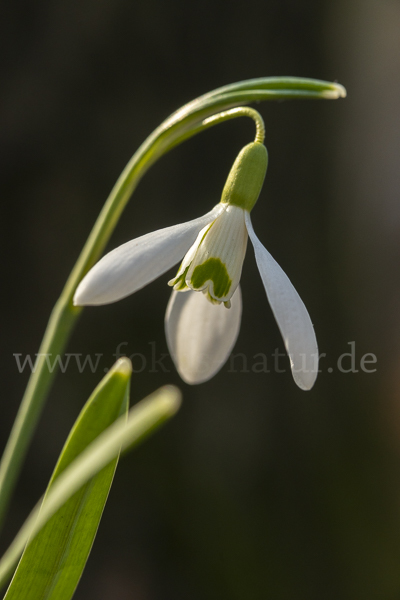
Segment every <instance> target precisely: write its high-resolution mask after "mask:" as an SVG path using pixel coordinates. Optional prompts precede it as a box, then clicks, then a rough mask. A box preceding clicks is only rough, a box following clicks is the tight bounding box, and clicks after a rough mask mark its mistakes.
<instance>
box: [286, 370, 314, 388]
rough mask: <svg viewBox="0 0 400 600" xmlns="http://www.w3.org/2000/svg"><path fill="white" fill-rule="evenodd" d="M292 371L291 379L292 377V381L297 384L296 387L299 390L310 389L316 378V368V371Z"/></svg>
mask: <svg viewBox="0 0 400 600" xmlns="http://www.w3.org/2000/svg"><path fill="white" fill-rule="evenodd" d="M292 373H293V379H294V382H295V383H296V385H298V387H299V388H300V389H301V390H304V391H305V392H308V391H309V390H311V388H312V387H313V385H314V383H315V381H316V379H317V375H318V370H316V371H300V372H295V371H292Z"/></svg>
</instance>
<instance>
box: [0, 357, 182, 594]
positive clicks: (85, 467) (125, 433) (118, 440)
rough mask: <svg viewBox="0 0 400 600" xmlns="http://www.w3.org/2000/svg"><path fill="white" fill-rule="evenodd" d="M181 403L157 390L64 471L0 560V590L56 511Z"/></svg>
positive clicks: (173, 391) (175, 393) (172, 392)
mask: <svg viewBox="0 0 400 600" xmlns="http://www.w3.org/2000/svg"><path fill="white" fill-rule="evenodd" d="M125 360H126V359H125ZM180 403H181V394H180V391H179V390H178V389H177V388H175V387H174V386H171V385H167V386H165V387H162V388H160V389H159V390H157V391H156V392H153V394H151V395H150V396H148V397H147V398H145V399H144V400H141V401H140V402H138V403H137V404H136V405H135V406H134V407H133V408H131V410H130V411H129V415H128V419H126V417H125V416H123V417H120V418H119V419H117V421H115V422H114V423H113V424H112V425H110V427H108V428H107V429H106V430H105V431H103V433H101V434H100V435H99V436H98V437H97V438H96V439H95V440H94V441H93V442H92V443H91V444H89V446H87V448H85V449H84V450H83V451H82V453H81V454H79V456H78V457H77V458H76V459H75V460H74V461H73V462H72V463H71V464H70V465H69V466H67V467H66V468H65V470H64V471H63V472H62V473H61V475H59V477H57V478H56V479H55V480H54V481H53V483H52V486H51V488H50V489H49V490H48V491H47V494H46V502H45V503H43V504H42V503H41V502H38V504H37V505H36V506H35V508H34V509H33V510H32V512H31V514H30V515H29V516H28V518H27V519H26V521H25V523H24V524H23V525H22V527H21V529H20V530H19V532H18V533H17V535H16V537H15V538H14V540H13V542H12V543H11V545H10V547H9V548H8V550H7V551H6V552H5V554H4V556H3V557H2V558H1V560H0V588H2V587H3V586H4V585H5V583H7V581H8V580H9V579H10V576H11V575H12V573H13V571H14V569H15V566H16V564H17V562H18V559H19V557H20V556H21V554H22V552H23V550H24V547H25V544H26V543H27V541H28V540H29V539H31V540H32V539H33V538H34V536H35V535H37V534H38V532H39V531H41V529H42V528H43V527H44V526H45V525H46V523H47V522H48V521H49V520H50V519H51V518H52V517H53V515H54V514H55V513H56V512H57V511H58V509H59V508H60V507H61V506H63V505H64V504H65V503H66V502H67V501H68V500H69V499H70V498H71V497H72V496H73V495H74V494H75V492H77V491H78V490H79V489H80V488H81V487H82V486H83V485H85V484H86V483H87V482H88V481H89V480H90V479H91V478H92V477H93V476H94V475H96V474H97V473H98V472H99V471H101V469H103V468H104V467H105V466H106V465H108V464H109V463H110V461H112V460H113V459H114V458H115V457H117V456H119V454H120V451H122V450H124V451H129V450H132V449H133V448H134V447H135V446H136V445H138V444H139V443H140V442H142V441H143V440H144V439H145V438H146V437H147V436H149V435H150V434H151V433H153V432H154V431H155V430H156V429H157V428H158V427H160V426H161V425H162V424H163V423H165V422H166V421H167V420H168V419H170V418H171V417H172V416H173V415H174V414H175V413H176V412H177V410H178V409H179V406H180ZM12 585H13V584H12ZM35 600H36V599H35Z"/></svg>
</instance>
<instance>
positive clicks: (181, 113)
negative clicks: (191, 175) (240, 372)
mask: <svg viewBox="0 0 400 600" xmlns="http://www.w3.org/2000/svg"><path fill="white" fill-rule="evenodd" d="M343 96H345V90H344V88H343V87H342V86H340V85H339V84H335V83H329V82H326V81H318V80H312V79H301V78H293V77H274V78H261V79H253V80H249V81H243V82H239V83H235V84H232V85H228V86H224V87H222V88H219V89H217V90H214V91H213V92H210V93H208V94H205V95H204V96H201V97H200V98H197V99H196V100H193V101H192V102H189V104H187V105H185V106H183V107H182V108H180V109H179V110H178V111H176V112H175V113H173V114H172V115H171V116H170V117H169V118H168V119H166V121H164V123H162V124H161V125H160V127H158V128H157V129H156V130H155V131H154V132H153V133H152V134H151V135H150V136H149V137H148V138H147V140H146V141H145V142H144V143H143V144H142V145H141V146H140V148H139V149H138V150H137V152H136V153H135V154H134V155H133V157H132V158H131V160H130V161H129V163H128V165H127V166H126V167H125V169H124V171H123V172H122V174H121V176H120V177H119V179H118V181H117V183H116V184H115V186H114V188H113V189H112V191H111V193H110V195H109V197H108V199H107V201H106V203H105V205H104V207H103V209H102V211H101V212H100V215H99V217H98V219H97V221H96V223H95V225H94V227H93V229H92V231H91V233H90V235H89V238H88V240H87V242H86V244H85V246H84V248H83V250H82V253H81V255H80V256H79V258H78V261H77V263H76V264H75V266H74V268H73V270H72V272H71V274H70V276H69V278H68V280H67V283H66V285H65V287H64V289H63V291H62V294H61V296H60V299H59V300H58V302H57V303H56V305H55V307H54V309H53V312H52V314H51V316H50V320H49V323H48V326H47V329H46V332H45V335H44V338H43V341H42V344H41V346H40V350H39V354H44V355H52V356H54V357H56V356H57V355H59V354H62V352H63V351H64V348H65V346H66V343H67V341H68V339H69V336H70V334H71V331H72V328H73V326H74V324H75V322H76V319H77V317H78V315H79V313H80V309H79V308H76V307H74V306H73V305H72V298H73V295H74V292H75V289H76V287H77V285H78V283H79V282H80V280H81V279H82V277H83V276H84V275H85V274H86V272H87V271H88V270H89V269H90V268H91V267H92V266H93V264H94V263H95V262H96V261H97V260H98V258H99V257H100V255H101V253H102V251H103V249H104V247H105V246H106V244H107V242H108V240H109V238H110V236H111V234H112V232H113V230H114V228H115V226H116V224H117V222H118V219H119V217H120V215H121V213H122V211H123V210H124V208H125V206H126V204H127V202H128V200H129V198H130V196H131V195H132V192H133V191H134V189H135V188H136V186H137V185H138V183H139V181H140V179H141V178H142V177H143V175H144V174H145V173H146V171H147V170H148V169H149V168H150V167H151V165H153V164H154V163H155V162H156V161H157V160H158V159H159V158H160V157H161V156H162V155H163V154H165V153H166V152H168V151H169V150H171V149H172V148H173V147H174V146H176V145H177V144H178V143H181V142H182V141H184V140H185V139H188V138H189V137H192V136H193V135H195V134H196V133H199V132H200V131H202V130H204V129H206V128H207V127H208V126H211V125H212V124H216V123H217V122H220V121H218V120H217V121H215V122H214V123H212V122H209V123H208V124H207V123H206V124H204V123H202V122H203V121H204V120H205V119H207V118H208V117H210V116H211V115H213V114H215V113H216V112H218V111H220V110H224V111H225V110H227V109H229V108H232V107H235V106H238V105H240V104H247V103H250V102H253V101H257V102H259V101H261V100H285V99H286V100H287V99H305V98H309V99H336V98H339V97H343ZM230 118H232V117H230ZM55 374H56V369H53V371H52V372H51V371H50V370H49V369H48V365H47V362H46V360H45V358H44V357H42V358H40V359H39V360H38V364H37V368H36V369H35V371H34V372H33V373H32V374H31V377H30V380H29V383H28V386H27V389H26V392H25V395H24V397H23V399H22V402H21V405H20V408H19V412H18V415H17V417H16V420H15V423H14V425H13V428H12V431H11V434H10V437H9V440H8V442H7V446H6V449H5V451H4V454H3V457H2V460H1V463H0V524H1V523H2V521H3V519H4V515H5V511H6V509H7V506H8V502H9V499H10V496H11V494H12V491H13V488H14V485H15V482H16V479H17V476H18V473H19V471H20V468H21V464H22V461H23V459H24V456H25V453H26V451H27V448H28V444H29V442H30V440H31V437H32V435H33V432H34V430H35V427H36V424H37V421H38V418H39V416H40V412H41V410H42V407H43V404H44V402H45V399H46V397H47V394H48V392H49V389H50V386H51V384H52V382H53V379H54V376H55Z"/></svg>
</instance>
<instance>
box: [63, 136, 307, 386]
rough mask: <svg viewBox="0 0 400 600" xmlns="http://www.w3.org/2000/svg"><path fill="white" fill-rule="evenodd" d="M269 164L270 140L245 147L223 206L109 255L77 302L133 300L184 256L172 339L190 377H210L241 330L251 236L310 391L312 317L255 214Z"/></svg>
mask: <svg viewBox="0 0 400 600" xmlns="http://www.w3.org/2000/svg"><path fill="white" fill-rule="evenodd" d="M267 164H268V155H267V150H266V148H265V146H264V145H263V144H262V143H259V142H257V141H256V142H253V143H251V144H248V145H247V146H245V147H244V148H243V149H242V151H241V152H240V154H239V155H238V157H237V159H236V161H235V163H234V165H233V167H232V169H231V172H230V174H229V176H228V179H227V182H226V184H225V187H224V190H223V193H222V198H221V201H220V203H219V204H218V205H217V206H215V207H214V208H213V209H212V210H211V211H210V212H208V213H207V214H206V215H204V216H202V217H200V218H198V219H195V220H193V221H189V222H186V223H181V224H179V225H174V226H172V227H167V228H165V229H160V230H158V231H154V232H152V233H149V234H147V235H144V236H142V237H139V238H137V239H135V240H132V241H130V242H127V243H126V244H123V245H122V246H120V247H119V248H116V249H115V250H113V251H112V252H110V253H109V254H107V255H106V256H104V257H103V258H102V259H101V260H100V261H99V262H98V263H97V264H96V265H95V266H94V267H93V268H92V269H91V271H89V273H88V274H87V275H86V276H85V277H84V279H83V280H82V281H81V283H80V284H79V286H78V288H77V290H76V293H75V297H74V304H75V305H98V304H108V303H111V302H115V301H117V300H120V299H122V298H125V297H126V296H128V295H130V294H133V293H134V292H136V291H137V290H139V289H141V288H142V287H144V286H145V285H147V284H148V283H150V282H151V281H153V280H154V279H156V278H157V277H159V276H160V275H162V274H163V273H165V272H166V271H168V269H170V268H171V267H172V266H173V265H175V264H176V263H177V262H179V260H181V259H182V257H183V261H182V263H181V265H180V267H179V269H178V272H177V274H176V276H175V277H174V278H173V279H172V280H171V281H170V282H169V285H171V286H173V291H172V296H171V299H170V301H169V303H168V307H167V312H166V316H165V330H166V337H167V343H168V346H169V349H170V352H171V356H172V358H173V360H174V362H175V365H176V367H177V370H178V372H179V374H180V375H181V377H182V379H183V380H184V381H186V382H187V383H190V384H197V383H201V382H204V381H207V380H208V379H210V378H211V377H213V376H214V375H215V374H216V373H217V372H218V371H219V370H220V368H221V367H222V366H223V364H224V363H225V362H226V360H227V358H228V356H229V354H230V352H231V350H232V348H233V346H234V344H235V342H236V339H237V336H238V334H239V329H240V321H241V313H242V296H241V291H240V286H239V281H240V276H241V272H242V265H243V260H244V256H245V253H246V246H247V239H248V237H250V240H251V242H252V244H253V247H254V251H255V256H256V262H257V266H258V269H259V272H260V275H261V279H262V282H263V284H264V287H265V291H266V294H267V298H268V300H269V303H270V305H271V308H272V311H273V314H274V316H275V319H276V321H277V323H278V326H279V329H280V331H281V333H282V336H283V340H284V343H285V347H286V350H287V352H288V354H289V357H290V363H291V368H292V373H293V377H294V380H295V382H296V383H297V385H298V386H299V387H300V388H301V389H304V390H308V389H310V388H311V387H312V386H313V384H314V382H315V379H316V376H317V372H318V349H317V343H316V339H315V334H314V329H313V326H312V323H311V320H310V317H309V315H308V312H307V310H306V308H305V306H304V304H303V302H302V300H301V299H300V296H299V295H298V293H297V292H296V290H295V289H294V287H293V285H292V284H291V282H290V280H289V279H288V277H287V275H286V274H285V273H284V272H283V271H282V269H281V268H280V266H279V265H278V264H277V263H276V262H275V260H274V259H273V258H272V256H271V255H270V254H269V252H268V251H267V250H266V249H265V248H264V246H263V245H262V244H261V242H260V241H259V239H258V238H257V236H256V234H255V233H254V229H253V226H252V223H251V219H250V211H251V209H252V208H253V206H254V204H255V203H256V201H257V199H258V196H259V194H260V191H261V188H262V185H263V182H264V177H265V173H266V170H267ZM199 292H200V293H199Z"/></svg>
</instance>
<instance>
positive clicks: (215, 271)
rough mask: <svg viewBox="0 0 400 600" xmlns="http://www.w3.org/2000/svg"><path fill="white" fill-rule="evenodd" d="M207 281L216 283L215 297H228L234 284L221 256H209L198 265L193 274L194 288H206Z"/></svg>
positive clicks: (192, 285)
mask: <svg viewBox="0 0 400 600" xmlns="http://www.w3.org/2000/svg"><path fill="white" fill-rule="evenodd" d="M207 281H212V282H213V284H214V290H213V291H214V293H213V295H214V296H215V298H226V296H227V295H228V293H229V290H230V288H231V285H232V280H231V279H230V277H229V275H228V271H227V270H226V266H225V265H224V263H223V262H222V261H221V260H220V259H219V258H208V259H207V260H206V261H205V262H204V263H203V264H202V265H198V266H197V267H196V268H195V269H194V271H193V274H192V277H191V280H190V285H191V287H193V289H197V290H199V289H201V288H204V284H205V283H206V282H207Z"/></svg>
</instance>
